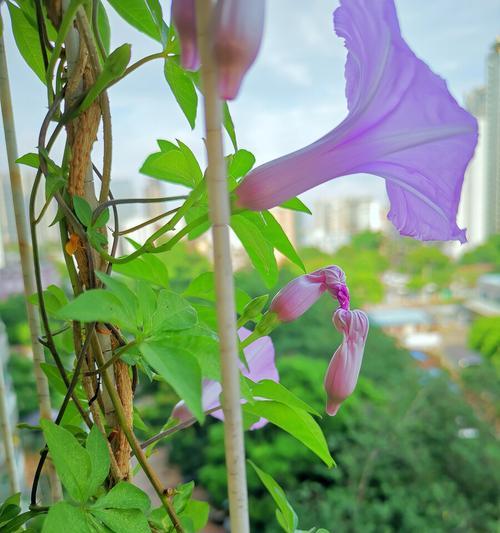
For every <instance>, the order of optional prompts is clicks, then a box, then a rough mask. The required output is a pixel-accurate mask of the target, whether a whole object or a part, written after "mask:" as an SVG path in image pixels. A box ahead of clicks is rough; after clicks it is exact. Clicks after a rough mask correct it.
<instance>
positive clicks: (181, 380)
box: [140, 341, 205, 422]
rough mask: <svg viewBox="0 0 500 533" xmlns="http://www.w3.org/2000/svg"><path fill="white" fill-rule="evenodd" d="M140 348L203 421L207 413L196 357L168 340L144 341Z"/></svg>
mask: <svg viewBox="0 0 500 533" xmlns="http://www.w3.org/2000/svg"><path fill="white" fill-rule="evenodd" d="M140 350H141V353H142V355H143V356H144V358H145V359H146V361H147V362H148V364H150V365H151V366H152V367H153V368H154V369H155V370H156V372H158V374H159V375H160V376H161V377H162V378H163V379H164V380H165V381H166V382H167V383H169V384H170V385H171V386H172V388H173V389H174V390H175V392H176V393H177V394H178V395H179V396H180V397H181V398H182V399H183V400H184V401H185V402H186V405H187V407H188V408H189V410H190V411H191V412H192V413H193V416H195V417H196V418H197V419H198V420H199V421H200V422H203V420H204V418H205V415H204V413H203V408H202V405H201V369H200V365H199V364H198V361H197V359H196V357H195V356H194V355H193V354H192V353H191V352H189V351H187V350H185V349H183V348H181V347H178V346H172V345H170V344H169V343H168V342H167V341H163V342H143V343H142V344H141V345H140Z"/></svg>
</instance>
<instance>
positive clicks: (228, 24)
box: [172, 0, 265, 100]
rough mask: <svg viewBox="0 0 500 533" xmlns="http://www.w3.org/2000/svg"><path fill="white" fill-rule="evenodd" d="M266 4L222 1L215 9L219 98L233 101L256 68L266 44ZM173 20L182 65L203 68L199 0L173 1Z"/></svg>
mask: <svg viewBox="0 0 500 533" xmlns="http://www.w3.org/2000/svg"><path fill="white" fill-rule="evenodd" d="M264 11H265V4H264V0H218V2H217V5H216V7H215V9H214V12H213V13H214V20H213V21H212V24H211V25H210V28H211V31H213V46H214V50H213V53H214V55H215V60H216V64H217V68H218V76H219V96H220V97H221V98H223V99H225V100H233V99H234V98H236V96H237V95H238V91H239V89H240V86H241V82H242V80H243V77H244V76H245V74H246V72H247V70H248V69H249V68H250V67H251V66H252V64H253V62H254V61H255V58H256V57H257V53H258V51H259V48H260V43H261V41H262V32H263V29H264ZM172 18H173V21H174V24H175V27H176V29H177V32H178V34H179V39H180V44H181V64H182V66H183V67H184V68H185V69H187V70H197V69H198V67H199V66H200V59H199V54H198V46H197V41H196V12H195V0H173V1H172Z"/></svg>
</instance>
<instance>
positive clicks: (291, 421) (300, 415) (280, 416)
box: [243, 400, 335, 467]
mask: <svg viewBox="0 0 500 533" xmlns="http://www.w3.org/2000/svg"><path fill="white" fill-rule="evenodd" d="M243 409H244V410H245V411H248V412H249V413H250V414H253V415H256V416H262V417H264V418H267V419H268V420H269V422H271V423H272V424H274V425H275V426H278V427H279V428H281V429H283V430H284V431H286V432H288V433H290V435H292V436H293V437H295V438H296V439H297V440H298V441H300V442H302V444H304V445H305V446H307V447H308V448H309V449H310V450H311V451H313V452H314V453H315V454H316V455H317V456H318V457H319V458H320V459H321V460H322V461H323V462H324V463H325V464H326V465H327V466H328V467H331V466H333V465H334V464H335V462H334V460H333V458H332V456H331V455H330V452H329V450H328V444H327V443H326V439H325V436H324V435H323V433H322V431H321V429H320V427H319V426H318V424H317V423H316V421H315V420H314V418H313V417H312V416H311V415H310V414H309V413H307V412H306V411H304V410H302V409H295V408H293V407H291V406H289V405H286V404H283V403H279V402H276V401H267V400H264V401H259V400H257V401H255V402H254V403H253V404H249V403H248V404H245V405H244V406H243Z"/></svg>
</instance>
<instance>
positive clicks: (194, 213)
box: [184, 204, 211, 241]
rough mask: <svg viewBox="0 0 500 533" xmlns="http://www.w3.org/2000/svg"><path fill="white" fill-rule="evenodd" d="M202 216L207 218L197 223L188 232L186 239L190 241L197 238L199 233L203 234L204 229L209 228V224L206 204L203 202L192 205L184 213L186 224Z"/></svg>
mask: <svg viewBox="0 0 500 533" xmlns="http://www.w3.org/2000/svg"><path fill="white" fill-rule="evenodd" d="M202 216H205V217H206V218H207V221H206V222H203V223H202V224H198V225H197V226H196V227H194V228H193V229H192V230H191V231H190V232H189V234H188V239H189V240H190V241H192V240H194V239H197V238H198V237H199V236H200V235H203V234H204V233H205V232H206V231H208V230H209V229H210V226H211V224H210V221H209V220H208V206H207V205H204V204H202V205H195V206H192V207H190V208H189V209H188V211H187V212H186V214H185V215H184V220H185V221H186V224H190V223H191V222H193V221H195V220H196V219H197V218H201V217H202Z"/></svg>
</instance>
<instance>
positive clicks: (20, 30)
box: [7, 2, 45, 84]
mask: <svg viewBox="0 0 500 533" xmlns="http://www.w3.org/2000/svg"><path fill="white" fill-rule="evenodd" d="M7 7H8V8H9V13H10V21H11V24H12V33H13V34H14V39H15V41H16V45H17V48H18V49H19V52H20V53H21V55H22V56H23V58H24V60H25V61H26V63H27V64H28V66H29V67H30V68H31V70H32V71H33V72H34V73H35V74H36V75H37V76H38V77H39V78H40V80H41V81H42V83H44V84H45V65H44V64H43V56H42V50H41V47H40V38H39V37H38V31H37V29H36V27H35V26H33V25H32V24H30V22H29V20H28V19H27V18H26V16H25V15H24V13H23V12H22V10H21V9H19V8H18V7H16V6H15V5H14V4H12V3H11V2H7Z"/></svg>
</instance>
